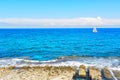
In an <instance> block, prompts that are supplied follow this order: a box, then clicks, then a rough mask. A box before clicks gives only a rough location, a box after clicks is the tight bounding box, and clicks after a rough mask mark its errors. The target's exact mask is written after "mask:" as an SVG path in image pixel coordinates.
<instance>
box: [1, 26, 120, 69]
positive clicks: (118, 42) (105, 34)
mask: <svg viewBox="0 0 120 80" xmlns="http://www.w3.org/2000/svg"><path fill="white" fill-rule="evenodd" d="M92 30H93V29H92V28H41V29H0V67H3V66H25V65H54V66H77V67H78V66H79V65H81V64H84V65H86V66H91V65H92V66H97V67H100V68H102V67H103V66H107V67H109V68H112V69H119V70H120V28H97V30H98V32H96V33H93V32H92Z"/></svg>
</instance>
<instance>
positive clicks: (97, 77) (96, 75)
mask: <svg viewBox="0 0 120 80" xmlns="http://www.w3.org/2000/svg"><path fill="white" fill-rule="evenodd" d="M89 77H90V79H91V80H102V76H101V71H100V70H99V69H98V68H96V67H89Z"/></svg>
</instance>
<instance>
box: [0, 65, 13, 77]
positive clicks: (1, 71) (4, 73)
mask: <svg viewBox="0 0 120 80" xmlns="http://www.w3.org/2000/svg"><path fill="white" fill-rule="evenodd" d="M14 68H15V67H14V66H10V67H1V68H0V79H1V78H3V77H5V76H7V75H8V74H9V73H10V72H11V71H12V70H13V69H14Z"/></svg>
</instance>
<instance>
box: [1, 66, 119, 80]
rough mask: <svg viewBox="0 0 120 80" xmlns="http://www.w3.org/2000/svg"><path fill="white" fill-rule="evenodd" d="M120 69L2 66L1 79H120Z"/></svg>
mask: <svg viewBox="0 0 120 80" xmlns="http://www.w3.org/2000/svg"><path fill="white" fill-rule="evenodd" d="M119 74H120V71H119V70H111V69H109V68H108V67H104V68H102V69H100V68H98V67H96V66H89V67H87V66H85V65H80V66H79V68H78V69H77V68H76V67H75V66H49V65H46V66H23V67H15V66H10V67H0V79H1V80H23V79H24V80H29V79H30V80H77V79H86V80H89V79H91V80H96V79H97V80H104V79H108V80H111V79H115V80H119V79H120V75H119Z"/></svg>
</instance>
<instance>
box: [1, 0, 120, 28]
mask: <svg viewBox="0 0 120 80" xmlns="http://www.w3.org/2000/svg"><path fill="white" fill-rule="evenodd" d="M91 26H99V27H119V26H120V0H0V28H46V27H47V28H51V27H55V28H58V27H62V28H64V27H91Z"/></svg>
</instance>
